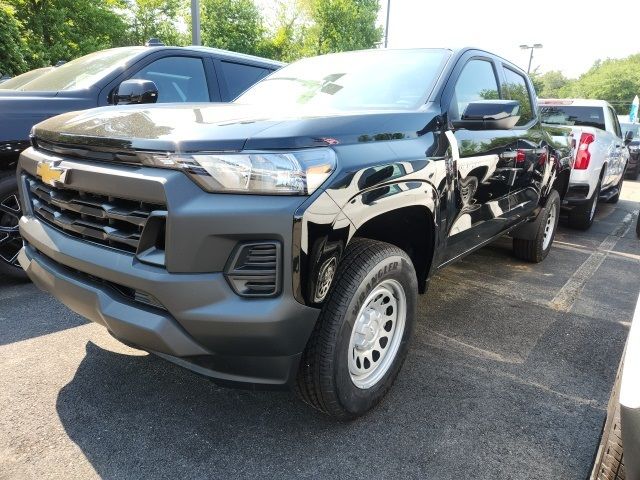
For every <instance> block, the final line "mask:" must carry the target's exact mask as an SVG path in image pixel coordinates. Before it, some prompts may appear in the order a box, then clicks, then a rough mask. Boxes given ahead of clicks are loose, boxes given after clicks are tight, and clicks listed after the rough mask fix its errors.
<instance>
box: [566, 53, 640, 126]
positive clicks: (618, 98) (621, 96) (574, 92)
mask: <svg viewBox="0 0 640 480" xmlns="http://www.w3.org/2000/svg"><path fill="white" fill-rule="evenodd" d="M639 72H640V54H635V55H631V56H629V57H627V58H623V59H609V60H604V61H600V60H598V61H596V62H595V63H594V65H593V67H591V69H590V70H589V71H588V72H586V73H585V74H583V75H582V76H581V77H580V78H578V80H576V81H574V82H571V83H569V84H568V85H566V86H564V87H562V88H561V89H560V93H561V96H563V97H565V98H566V97H582V98H595V99H601V100H607V101H608V102H609V103H611V104H612V105H613V106H614V107H615V108H616V110H617V111H618V113H620V114H625V113H628V112H629V105H630V104H631V102H632V100H633V97H634V96H636V95H640V74H639Z"/></svg>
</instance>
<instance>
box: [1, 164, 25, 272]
mask: <svg viewBox="0 0 640 480" xmlns="http://www.w3.org/2000/svg"><path fill="white" fill-rule="evenodd" d="M21 215H22V209H21V207H20V201H19V199H18V184H17V182H16V178H15V175H7V176H4V177H1V178H0V275H8V276H11V277H13V278H15V279H18V280H27V275H26V273H25V272H24V270H22V268H21V267H20V264H19V263H18V252H19V251H20V249H21V248H22V238H21V237H20V232H19V230H18V222H19V220H20V216H21Z"/></svg>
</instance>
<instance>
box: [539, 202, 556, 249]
mask: <svg viewBox="0 0 640 480" xmlns="http://www.w3.org/2000/svg"><path fill="white" fill-rule="evenodd" d="M556 215H557V213H556V205H555V203H554V204H553V205H551V210H549V215H547V223H546V224H545V226H544V236H543V237H542V249H543V250H546V249H547V248H549V245H550V244H551V239H552V238H553V231H554V230H555V227H556Z"/></svg>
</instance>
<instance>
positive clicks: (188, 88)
mask: <svg viewBox="0 0 640 480" xmlns="http://www.w3.org/2000/svg"><path fill="white" fill-rule="evenodd" d="M282 65H283V64H282V63H280V62H276V61H272V60H267V59H265V58H258V57H252V56H248V55H243V54H240V53H233V52H228V51H225V50H217V49H213V48H207V47H165V46H160V47H155V46H154V47H125V48H114V49H111V50H103V51H100V52H95V53H92V54H90V55H87V56H84V57H81V58H78V59H76V60H74V61H72V62H69V63H66V64H64V65H62V66H60V67H57V68H51V69H50V70H49V71H47V72H46V73H43V74H42V75H40V76H38V77H37V78H31V80H30V81H29V82H27V83H24V84H18V85H17V88H13V87H12V89H0V274H2V273H4V274H9V275H14V276H16V275H17V276H24V274H23V272H22V269H20V266H19V265H18V263H17V256H18V251H19V250H20V248H21V247H22V240H21V239H20V236H19V234H18V227H17V224H18V218H19V217H20V210H19V204H18V200H17V193H18V190H17V185H16V182H15V168H16V164H17V163H18V156H19V154H20V152H21V151H22V150H24V149H25V148H27V147H28V146H29V131H30V130H31V127H32V126H33V125H34V124H36V123H38V122H41V121H42V120H44V119H46V118H49V117H52V116H54V115H58V114H61V113H64V112H70V111H75V110H83V109H86V108H94V107H98V106H103V105H113V104H115V103H116V99H117V93H118V90H119V88H120V87H121V86H122V84H123V82H126V81H127V80H131V79H138V80H147V81H152V82H153V84H154V86H155V88H156V89H157V95H156V96H155V97H154V98H153V101H157V102H160V103H167V102H179V103H184V102H220V101H222V102H228V101H230V100H233V99H234V98H235V97H237V96H238V95H239V94H240V93H242V92H243V91H244V90H246V89H247V88H249V87H250V86H251V85H253V84H254V83H255V82H257V81H258V80H260V79H261V78H263V77H265V76H266V75H268V74H270V73H271V72H272V71H274V70H277V69H278V68H280V67H281V66H282ZM9 83H11V81H10V82H9ZM143 101H144V99H143Z"/></svg>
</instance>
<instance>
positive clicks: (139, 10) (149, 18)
mask: <svg viewBox="0 0 640 480" xmlns="http://www.w3.org/2000/svg"><path fill="white" fill-rule="evenodd" d="M186 5H187V3H185V2H184V1H182V0H127V5H126V7H127V8H126V12H127V14H128V23H129V32H130V33H129V39H128V43H130V44H131V45H144V44H145V42H147V41H148V40H149V39H150V38H154V37H155V38H158V39H160V40H161V41H162V42H163V43H165V44H166V45H187V44H188V43H189V35H188V33H187V32H183V31H181V30H180V28H179V26H180V24H181V23H182V24H184V23H186V17H187V15H186V13H187V12H186Z"/></svg>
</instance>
